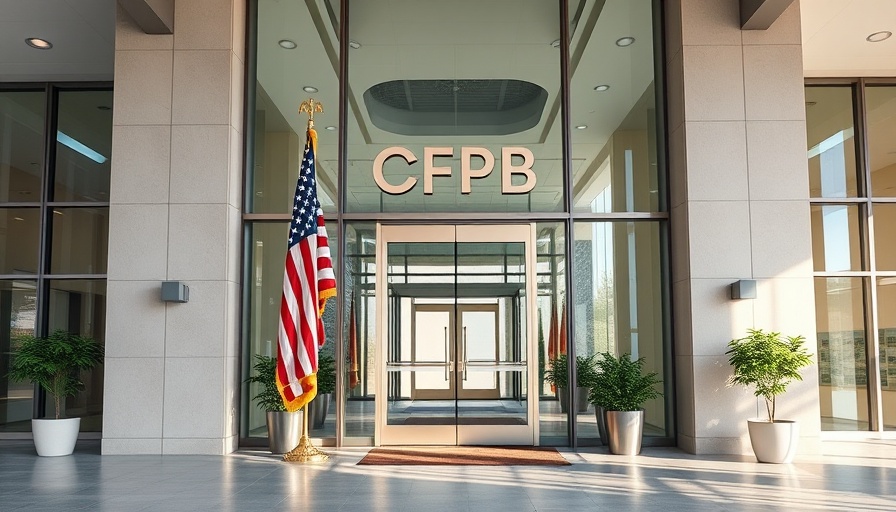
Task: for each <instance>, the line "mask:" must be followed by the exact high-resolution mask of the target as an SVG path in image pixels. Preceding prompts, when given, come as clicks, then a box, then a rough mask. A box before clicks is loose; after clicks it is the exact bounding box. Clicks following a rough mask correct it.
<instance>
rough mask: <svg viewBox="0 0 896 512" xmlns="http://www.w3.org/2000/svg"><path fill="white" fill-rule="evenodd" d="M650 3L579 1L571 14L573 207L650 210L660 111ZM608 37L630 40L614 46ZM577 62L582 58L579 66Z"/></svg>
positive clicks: (657, 193) (656, 192)
mask: <svg viewBox="0 0 896 512" xmlns="http://www.w3.org/2000/svg"><path fill="white" fill-rule="evenodd" d="M652 4H653V2H651V0H630V1H627V2H606V3H604V2H582V3H581V5H583V6H584V11H583V12H579V11H578V10H576V9H570V10H571V13H570V14H571V15H572V16H574V18H573V20H571V27H570V28H571V33H572V36H571V40H570V55H571V56H572V59H573V63H574V64H573V66H574V67H573V68H572V70H571V73H572V80H571V83H570V96H571V97H570V103H571V107H572V110H571V112H570V118H571V123H572V126H573V128H574V129H573V130H572V174H573V195H574V197H573V205H574V206H573V207H574V209H575V211H580V212H599V213H605V212H635V211H639V212H643V211H649V212H655V211H659V210H660V208H662V206H661V198H662V197H663V196H664V192H663V191H662V190H660V179H659V174H658V168H657V149H656V148H657V140H656V139H657V130H656V126H657V119H656V116H657V108H656V86H655V82H654V61H653V57H654V56H653V13H652V7H651V5H652ZM608 34H616V35H615V36H614V39H617V38H622V37H623V36H626V37H630V38H633V39H634V42H632V43H630V44H629V45H628V46H624V47H620V46H619V45H622V44H625V43H626V41H622V40H620V42H618V43H616V44H613V43H612V42H610V41H611V40H608V39H607V38H608ZM579 59H580V60H579Z"/></svg>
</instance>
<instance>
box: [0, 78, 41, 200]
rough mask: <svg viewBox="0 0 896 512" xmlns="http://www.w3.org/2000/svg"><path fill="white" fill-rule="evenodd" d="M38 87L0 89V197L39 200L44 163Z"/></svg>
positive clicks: (4, 198) (1, 198)
mask: <svg viewBox="0 0 896 512" xmlns="http://www.w3.org/2000/svg"><path fill="white" fill-rule="evenodd" d="M45 105H46V97H45V95H44V93H43V92H42V91H40V92H32V91H22V92H18V91H0V201H2V202H6V201H9V202H32V201H33V202H37V201H40V183H41V175H42V174H43V165H44V107H45Z"/></svg>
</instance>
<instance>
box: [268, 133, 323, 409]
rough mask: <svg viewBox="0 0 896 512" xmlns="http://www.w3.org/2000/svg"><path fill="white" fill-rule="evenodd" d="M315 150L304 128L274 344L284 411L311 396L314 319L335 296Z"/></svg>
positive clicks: (318, 335) (317, 331)
mask: <svg viewBox="0 0 896 512" xmlns="http://www.w3.org/2000/svg"><path fill="white" fill-rule="evenodd" d="M316 150H317V132H315V131H314V130H313V129H311V128H309V129H308V140H307V142H306V143H305V154H304V155H303V158H302V166H301V169H300V170H299V179H298V182H297V183H296V195H295V200H294V201H293V206H292V223H290V225H289V244H288V245H289V246H288V249H287V251H286V270H285V272H284V274H283V298H282V300H281V301H280V335H279V339H278V345H277V351H278V357H277V388H278V389H279V390H280V396H282V397H283V403H284V405H285V406H286V410H288V411H290V412H293V411H297V410H299V409H301V408H302V407H304V406H305V404H307V403H308V402H310V401H311V400H312V399H313V398H314V397H315V396H316V395H317V351H318V349H319V348H320V347H321V346H323V344H324V325H323V322H321V318H320V317H321V315H322V314H323V312H324V305H325V304H326V302H327V299H329V298H330V297H335V296H336V276H335V274H334V273H333V262H332V260H331V259H330V248H329V247H328V246H327V229H326V228H325V227H324V213H323V210H322V209H321V207H320V201H318V199H317V182H316V181H315V177H314V158H315V154H316V152H317V151H316Z"/></svg>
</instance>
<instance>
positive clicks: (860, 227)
mask: <svg viewBox="0 0 896 512" xmlns="http://www.w3.org/2000/svg"><path fill="white" fill-rule="evenodd" d="M893 109H896V86H894V85H892V84H887V83H884V82H878V81H874V80H855V81H852V82H850V83H843V82H840V83H837V84H833V83H832V84H826V83H822V82H812V83H811V84H810V85H808V86H807V87H806V124H807V127H808V130H807V134H808V136H807V151H808V153H807V157H808V159H809V188H810V198H811V201H812V205H811V209H812V246H813V259H814V269H815V276H816V278H815V303H816V318H817V327H818V368H819V397H820V402H821V420H822V422H821V424H822V429H823V430H865V431H868V430H871V431H882V430H896V314H893V312H894V310H896V293H893V291H892V289H893V284H894V283H896V250H894V249H896V248H894V247H891V243H892V239H893V237H892V234H891V231H892V230H891V229H889V227H890V226H891V225H892V224H893V222H894V221H896V201H894V197H896V196H894V193H893V190H894V183H896V181H894V179H896V156H894V155H896V142H894V137H893V134H894V133H896V124H894V122H893V115H892V112H893Z"/></svg>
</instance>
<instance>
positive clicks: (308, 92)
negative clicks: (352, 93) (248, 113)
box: [246, 1, 351, 213]
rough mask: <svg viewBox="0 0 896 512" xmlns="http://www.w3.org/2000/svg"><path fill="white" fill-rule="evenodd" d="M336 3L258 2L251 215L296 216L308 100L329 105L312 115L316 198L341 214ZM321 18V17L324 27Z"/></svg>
mask: <svg viewBox="0 0 896 512" xmlns="http://www.w3.org/2000/svg"><path fill="white" fill-rule="evenodd" d="M338 4H339V2H332V1H330V2H326V3H323V2H258V30H257V34H258V41H257V42H258V45H257V48H258V50H257V52H258V54H257V57H258V61H257V62H258V65H257V74H256V84H255V127H254V129H255V131H254V135H255V139H254V144H253V147H252V148H250V153H249V154H250V155H252V158H253V160H254V165H253V166H252V168H251V169H250V170H249V173H248V176H247V180H248V184H247V187H246V190H247V192H246V194H247V196H248V197H247V198H246V201H247V203H248V211H249V212H252V213H291V208H292V200H293V193H294V192H295V188H296V178H297V177H298V175H299V166H300V165H301V160H302V157H301V155H302V150H303V148H304V145H305V141H306V136H305V130H306V128H307V123H308V116H307V115H306V114H304V113H300V112H299V107H300V105H301V104H302V101H304V100H307V99H308V98H314V100H315V101H318V102H320V103H321V104H323V112H319V113H316V114H315V115H314V121H315V128H316V130H317V135H318V144H317V155H316V156H317V162H316V167H315V172H316V175H317V194H318V198H319V199H320V203H321V206H322V207H323V210H324V211H325V212H328V213H331V212H333V213H335V211H336V200H337V191H336V185H337V162H338V151H337V142H338V139H339V132H338V123H339V80H338V77H337V70H338V54H339V41H338V40H337V36H338V34H339V28H338V20H339V18H338V14H337V13H338ZM334 6H335V7H336V9H337V10H333V7H334ZM315 20H322V21H321V23H322V25H317V24H315ZM303 89H304V92H303ZM350 115H351V114H350Z"/></svg>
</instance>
